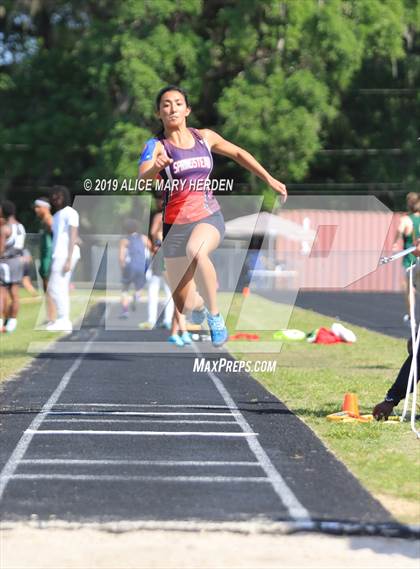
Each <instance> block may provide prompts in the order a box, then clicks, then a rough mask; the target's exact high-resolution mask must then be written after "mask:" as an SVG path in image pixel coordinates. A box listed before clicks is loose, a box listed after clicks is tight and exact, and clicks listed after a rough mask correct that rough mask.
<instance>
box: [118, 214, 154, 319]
mask: <svg viewBox="0 0 420 569" xmlns="http://www.w3.org/2000/svg"><path fill="white" fill-rule="evenodd" d="M124 230H125V233H126V237H123V238H122V239H121V240H120V246H119V262H120V267H121V272H122V279H121V280H122V295H121V314H120V318H128V306H129V302H130V301H129V296H128V291H129V289H130V285H131V284H133V286H134V296H133V308H134V309H135V307H136V302H137V300H139V299H140V291H141V289H142V288H143V287H144V285H145V283H146V248H148V247H149V240H148V238H147V237H146V235H140V234H139V233H138V223H137V221H136V220H135V219H127V221H126V222H125V224H124Z"/></svg>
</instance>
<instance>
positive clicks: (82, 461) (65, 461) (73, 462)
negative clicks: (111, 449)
mask: <svg viewBox="0 0 420 569" xmlns="http://www.w3.org/2000/svg"><path fill="white" fill-rule="evenodd" d="M20 464H47V465H60V464H62V465H81V466H95V465H109V466H121V465H124V466H127V465H128V466H130V465H133V466H258V467H260V464H259V463H258V462H254V461H247V460H236V461H235V460H234V461H225V460H119V459H90V460H89V459H82V458H80V459H79V458H74V459H72V458H71V459H66V458H28V459H22V460H21V461H20Z"/></svg>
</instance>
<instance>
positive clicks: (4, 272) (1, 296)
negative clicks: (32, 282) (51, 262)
mask: <svg viewBox="0 0 420 569" xmlns="http://www.w3.org/2000/svg"><path fill="white" fill-rule="evenodd" d="M15 215H16V208H15V204H14V203H12V202H10V201H4V202H3V203H2V204H1V209H0V219H1V223H0V330H1V331H3V327H4V325H5V327H4V331H5V332H14V331H15V329H16V326H17V316H18V312H19V284H20V283H21V282H22V277H23V257H22V252H23V247H24V244H25V236H26V232H25V228H24V227H23V225H22V224H21V223H19V222H18V221H17V219H16V217H15Z"/></svg>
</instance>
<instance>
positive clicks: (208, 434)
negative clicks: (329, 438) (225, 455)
mask: <svg viewBox="0 0 420 569" xmlns="http://www.w3.org/2000/svg"><path fill="white" fill-rule="evenodd" d="M26 432H27V433H29V434H32V436H33V435H102V436H134V437H136V436H138V437H162V436H165V437H245V438H247V437H257V436H258V433H254V432H252V433H244V432H242V433H232V432H227V433H223V432H219V433H218V432H215V433H211V432H206V431H95V430H89V431H88V430H80V431H79V430H77V429H74V430H70V429H68V430H67V429H63V430H58V429H57V430H46V429H42V430H39V429H28V430H27V431H26Z"/></svg>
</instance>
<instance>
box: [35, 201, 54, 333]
mask: <svg viewBox="0 0 420 569" xmlns="http://www.w3.org/2000/svg"><path fill="white" fill-rule="evenodd" d="M34 211H35V215H36V216H37V217H38V219H39V220H40V222H41V230H40V232H39V233H40V244H39V275H40V277H41V279H42V287H43V289H44V293H45V301H46V305H47V319H48V324H52V323H53V322H54V320H55V319H56V310H55V306H54V303H53V301H52V298H51V296H50V294H49V293H48V280H49V278H50V272H51V264H52V224H53V216H52V215H51V204H50V202H49V201H48V198H44V197H42V198H39V199H37V200H35V203H34Z"/></svg>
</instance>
